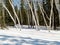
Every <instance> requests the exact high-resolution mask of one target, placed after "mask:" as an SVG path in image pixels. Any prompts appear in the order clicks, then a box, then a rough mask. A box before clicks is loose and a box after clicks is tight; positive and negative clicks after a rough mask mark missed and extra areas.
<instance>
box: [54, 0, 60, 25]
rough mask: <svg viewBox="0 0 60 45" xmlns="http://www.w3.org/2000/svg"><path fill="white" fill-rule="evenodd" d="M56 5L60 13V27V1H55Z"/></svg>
mask: <svg viewBox="0 0 60 45" xmlns="http://www.w3.org/2000/svg"><path fill="white" fill-rule="evenodd" d="M55 5H56V8H57V10H58V13H59V25H60V0H55Z"/></svg>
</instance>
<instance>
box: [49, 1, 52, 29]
mask: <svg viewBox="0 0 60 45" xmlns="http://www.w3.org/2000/svg"><path fill="white" fill-rule="evenodd" d="M52 15H53V0H51V12H50V23H49V26H50V29H51V24H52Z"/></svg>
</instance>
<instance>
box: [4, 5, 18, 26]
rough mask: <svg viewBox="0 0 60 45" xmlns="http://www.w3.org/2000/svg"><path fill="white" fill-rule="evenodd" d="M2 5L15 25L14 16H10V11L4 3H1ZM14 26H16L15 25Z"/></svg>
mask: <svg viewBox="0 0 60 45" xmlns="http://www.w3.org/2000/svg"><path fill="white" fill-rule="evenodd" d="M3 7H4V9H5V10H6V11H7V12H8V14H9V16H10V17H11V19H12V20H13V22H14V24H15V26H16V22H15V20H14V18H13V17H12V15H11V13H10V12H9V10H8V8H7V7H6V6H5V4H3ZM16 27H17V26H16Z"/></svg>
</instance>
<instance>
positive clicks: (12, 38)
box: [0, 27, 60, 45]
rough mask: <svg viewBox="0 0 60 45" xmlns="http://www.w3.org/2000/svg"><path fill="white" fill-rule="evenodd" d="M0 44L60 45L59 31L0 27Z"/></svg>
mask: <svg viewBox="0 0 60 45" xmlns="http://www.w3.org/2000/svg"><path fill="white" fill-rule="evenodd" d="M0 45H60V31H53V30H52V31H50V32H49V31H48V30H40V31H37V30H36V29H24V28H22V29H21V31H20V29H16V28H14V27H9V30H8V29H4V30H3V29H0Z"/></svg>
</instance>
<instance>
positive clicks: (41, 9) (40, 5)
mask: <svg viewBox="0 0 60 45" xmlns="http://www.w3.org/2000/svg"><path fill="white" fill-rule="evenodd" d="M38 5H39V7H40V11H41V13H42V16H43V19H44V22H45V24H46V27H48V24H47V21H46V18H45V16H44V12H43V8H42V6H43V5H42V4H40V3H38Z"/></svg>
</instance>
